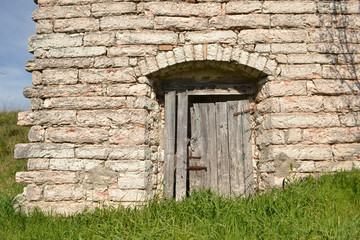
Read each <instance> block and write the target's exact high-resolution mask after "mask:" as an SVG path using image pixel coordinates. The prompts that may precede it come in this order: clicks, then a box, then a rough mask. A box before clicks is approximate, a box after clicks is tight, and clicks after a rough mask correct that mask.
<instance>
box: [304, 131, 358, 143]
mask: <svg viewBox="0 0 360 240" xmlns="http://www.w3.org/2000/svg"><path fill="white" fill-rule="evenodd" d="M303 141H304V142H306V143H309V144H313V143H315V144H322V143H327V144H334V143H354V142H360V129H359V127H354V128H320V129H304V131H303Z"/></svg>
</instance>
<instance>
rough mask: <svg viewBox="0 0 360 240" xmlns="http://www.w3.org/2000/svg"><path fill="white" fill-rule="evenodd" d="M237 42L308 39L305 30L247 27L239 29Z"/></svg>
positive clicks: (297, 40)
mask: <svg viewBox="0 0 360 240" xmlns="http://www.w3.org/2000/svg"><path fill="white" fill-rule="evenodd" d="M238 38H239V43H246V44H255V43H292V42H293V43H297V42H306V41H307V40H308V32H307V31H306V30H287V29H270V30H269V29H249V30H242V31H240V33H239V35H238Z"/></svg>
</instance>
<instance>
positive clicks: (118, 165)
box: [105, 160, 152, 172]
mask: <svg viewBox="0 0 360 240" xmlns="http://www.w3.org/2000/svg"><path fill="white" fill-rule="evenodd" d="M105 166H106V167H108V168H110V169H111V170H114V171H117V172H147V171H149V170H150V168H151V166H152V163H151V162H150V161H139V160H120V161H117V160H109V161H106V162H105Z"/></svg>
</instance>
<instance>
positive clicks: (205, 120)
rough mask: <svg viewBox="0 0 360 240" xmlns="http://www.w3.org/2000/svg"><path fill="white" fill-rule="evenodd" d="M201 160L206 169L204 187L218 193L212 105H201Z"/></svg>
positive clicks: (214, 123)
mask: <svg viewBox="0 0 360 240" xmlns="http://www.w3.org/2000/svg"><path fill="white" fill-rule="evenodd" d="M199 106H200V116H201V117H200V118H201V134H202V145H201V158H202V159H203V162H204V164H205V166H206V167H207V171H206V179H205V181H206V182H205V185H204V187H206V188H209V189H212V190H213V191H215V192H217V191H218V165H217V152H216V111H215V104H214V103H201V104H200V105H199Z"/></svg>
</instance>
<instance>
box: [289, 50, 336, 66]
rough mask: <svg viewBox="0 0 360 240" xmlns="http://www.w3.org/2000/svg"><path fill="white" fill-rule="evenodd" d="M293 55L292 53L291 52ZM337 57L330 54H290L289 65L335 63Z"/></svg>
mask: <svg viewBox="0 0 360 240" xmlns="http://www.w3.org/2000/svg"><path fill="white" fill-rule="evenodd" d="M289 53H291V52H289ZM336 60H337V58H336V56H334V55H329V54H311V53H310V54H288V55H287V61H288V63H290V64H292V63H301V64H304V63H309V64H311V63H335V62H336Z"/></svg>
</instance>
